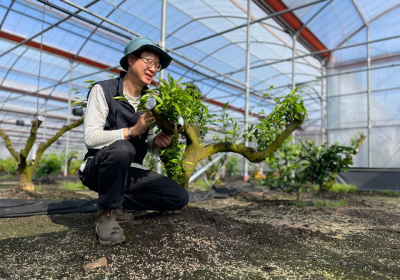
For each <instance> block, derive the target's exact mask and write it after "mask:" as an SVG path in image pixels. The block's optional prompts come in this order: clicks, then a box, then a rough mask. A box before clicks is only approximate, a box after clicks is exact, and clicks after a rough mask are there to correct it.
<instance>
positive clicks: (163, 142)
mask: <svg viewBox="0 0 400 280" xmlns="http://www.w3.org/2000/svg"><path fill="white" fill-rule="evenodd" d="M171 139H172V137H171V136H170V135H168V134H166V133H165V132H162V131H161V132H160V133H159V134H158V135H157V136H156V137H155V138H154V141H153V146H157V147H159V148H166V147H167V146H168V145H169V144H170V143H171Z"/></svg>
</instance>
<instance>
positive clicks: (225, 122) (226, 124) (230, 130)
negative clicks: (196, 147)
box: [211, 103, 239, 142]
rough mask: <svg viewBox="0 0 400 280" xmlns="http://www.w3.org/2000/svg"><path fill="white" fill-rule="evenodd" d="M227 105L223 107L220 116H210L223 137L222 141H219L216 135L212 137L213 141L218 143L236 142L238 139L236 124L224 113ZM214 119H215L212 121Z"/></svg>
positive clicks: (235, 121)
mask: <svg viewBox="0 0 400 280" xmlns="http://www.w3.org/2000/svg"><path fill="white" fill-rule="evenodd" d="M227 106H228V103H226V104H225V105H224V107H223V109H224V110H223V112H222V115H220V116H216V115H212V117H213V119H211V121H213V124H214V125H218V127H219V129H220V131H219V133H220V134H222V135H224V138H223V139H220V138H219V137H218V136H217V135H214V136H213V140H214V141H220V142H236V140H237V139H238V136H239V135H238V128H239V127H238V123H237V120H236V119H235V118H230V117H229V115H228V114H227V113H226V112H225V109H226V108H227ZM214 117H217V118H215V119H214Z"/></svg>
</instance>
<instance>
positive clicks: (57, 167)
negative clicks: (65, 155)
mask: <svg viewBox="0 0 400 280" xmlns="http://www.w3.org/2000/svg"><path fill="white" fill-rule="evenodd" d="M62 165H63V159H62V157H61V156H60V155H58V154H56V153H52V154H48V155H45V156H43V157H41V158H40V160H39V163H38V165H37V167H36V172H35V178H42V177H47V178H48V177H49V176H50V175H53V174H57V173H59V172H60V171H61V167H62Z"/></svg>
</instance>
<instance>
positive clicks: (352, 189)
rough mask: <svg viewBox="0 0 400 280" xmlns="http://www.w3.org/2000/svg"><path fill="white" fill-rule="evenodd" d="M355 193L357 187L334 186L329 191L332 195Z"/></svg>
mask: <svg viewBox="0 0 400 280" xmlns="http://www.w3.org/2000/svg"><path fill="white" fill-rule="evenodd" d="M357 191H358V187H357V186H354V185H344V184H336V185H333V186H332V187H331V188H330V189H329V192H333V193H356V192H357Z"/></svg>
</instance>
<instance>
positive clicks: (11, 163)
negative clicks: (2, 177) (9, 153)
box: [0, 157, 18, 175]
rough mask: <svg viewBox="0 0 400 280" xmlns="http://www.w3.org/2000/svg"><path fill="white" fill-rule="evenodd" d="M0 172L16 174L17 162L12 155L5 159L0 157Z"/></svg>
mask: <svg viewBox="0 0 400 280" xmlns="http://www.w3.org/2000/svg"><path fill="white" fill-rule="evenodd" d="M0 166H1V167H2V168H1V172H0V173H6V174H8V175H17V166H18V162H17V161H16V160H15V158H13V157H7V158H6V159H0Z"/></svg>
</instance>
